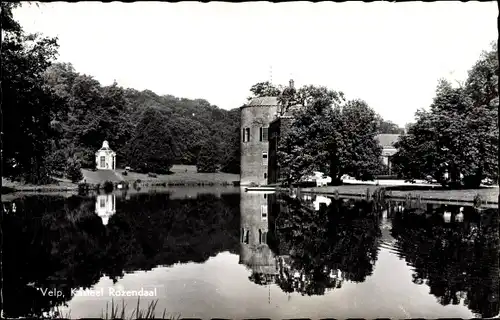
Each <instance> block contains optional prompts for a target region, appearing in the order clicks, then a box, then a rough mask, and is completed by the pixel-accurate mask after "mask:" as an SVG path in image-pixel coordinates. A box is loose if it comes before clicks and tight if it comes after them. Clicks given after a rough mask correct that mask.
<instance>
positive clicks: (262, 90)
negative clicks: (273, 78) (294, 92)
mask: <svg viewBox="0 0 500 320" xmlns="http://www.w3.org/2000/svg"><path fill="white" fill-rule="evenodd" d="M281 91H282V90H281V88H279V87H277V86H275V85H273V84H272V83H270V82H269V81H265V82H258V83H256V84H254V85H253V86H252V87H251V88H250V92H252V96H250V97H248V100H251V99H252V98H255V97H277V96H279V95H280V94H281Z"/></svg>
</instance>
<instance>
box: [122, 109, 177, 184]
mask: <svg viewBox="0 0 500 320" xmlns="http://www.w3.org/2000/svg"><path fill="white" fill-rule="evenodd" d="M166 124H167V120H166V119H165V117H164V116H163V115H162V114H161V112H159V111H158V110H155V109H147V110H146V111H144V114H143V115H142V118H141V121H140V122H139V124H138V125H137V127H136V129H135V133H134V135H133V137H132V138H131V139H130V143H129V145H128V152H127V154H128V160H129V163H130V166H131V167H133V168H136V169H138V171H141V172H155V173H160V174H162V173H168V172H169V171H170V168H171V167H172V165H173V162H174V159H175V155H174V152H173V148H174V142H173V139H172V135H171V133H170V130H169V129H168V127H167V125H166Z"/></svg>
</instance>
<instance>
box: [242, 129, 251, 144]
mask: <svg viewBox="0 0 500 320" xmlns="http://www.w3.org/2000/svg"><path fill="white" fill-rule="evenodd" d="M248 141H250V128H245V129H243V142H248Z"/></svg>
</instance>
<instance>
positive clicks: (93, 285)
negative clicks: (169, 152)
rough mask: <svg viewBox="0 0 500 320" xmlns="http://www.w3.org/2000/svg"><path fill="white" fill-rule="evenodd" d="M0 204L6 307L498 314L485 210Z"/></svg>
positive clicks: (206, 203) (494, 226)
mask: <svg viewBox="0 0 500 320" xmlns="http://www.w3.org/2000/svg"><path fill="white" fill-rule="evenodd" d="M3 210H5V212H4V213H5V214H4V220H3V222H2V228H3V240H4V241H3V243H4V246H3V253H2V254H3V306H2V307H3V309H4V315H5V316H6V317H29V316H35V317H39V316H41V315H42V314H51V315H54V312H55V311H56V310H57V311H58V312H60V313H61V314H62V315H63V316H70V317H71V318H81V317H100V316H102V313H103V312H104V313H106V304H108V308H110V307H109V305H110V303H111V301H112V300H113V302H114V303H116V304H117V305H119V307H120V308H121V307H122V306H124V305H125V309H126V315H131V313H132V311H133V310H134V309H136V307H137V302H138V296H139V303H140V309H141V308H147V305H148V303H151V302H152V301H157V304H156V313H157V314H156V316H162V314H163V312H164V311H165V310H166V315H167V316H173V317H182V318H192V317H198V318H204V319H206V318H215V317H218V318H232V319H241V318H259V317H265V318H273V319H282V318H299V317H306V318H311V319H319V318H327V317H335V318H338V319H343V318H355V317H359V318H377V317H386V318H443V317H447V318H450V317H455V318H471V317H492V316H496V315H498V313H499V294H500V292H499V290H500V289H499V282H500V279H499V275H500V269H499V255H500V251H499V250H500V248H499V220H498V210H496V209H494V210H492V209H482V210H477V209H474V208H471V207H455V206H445V205H439V204H411V203H396V202H386V203H383V204H378V205H375V204H373V203H369V202H366V201H361V200H354V199H334V198H326V197H321V196H301V195H299V196H288V195H277V194H272V193H269V194H264V193H247V192H240V190H239V189H233V188H222V189H215V188H214V189H193V188H190V189H182V188H176V189H169V192H149V193H133V194H132V193H127V192H125V191H124V192H119V193H114V194H109V195H97V196H92V197H90V196H89V197H84V196H71V197H63V196H41V195H40V196H26V197H23V198H19V199H16V200H14V201H13V202H4V204H3ZM148 294H151V296H149V295H148ZM126 295H128V296H126Z"/></svg>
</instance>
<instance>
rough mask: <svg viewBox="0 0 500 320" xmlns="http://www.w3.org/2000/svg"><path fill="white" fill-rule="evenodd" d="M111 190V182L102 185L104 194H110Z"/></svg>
mask: <svg viewBox="0 0 500 320" xmlns="http://www.w3.org/2000/svg"><path fill="white" fill-rule="evenodd" d="M113 188H114V185H113V182H111V181H105V182H104V184H103V189H104V192H106V193H108V192H112V191H113Z"/></svg>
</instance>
